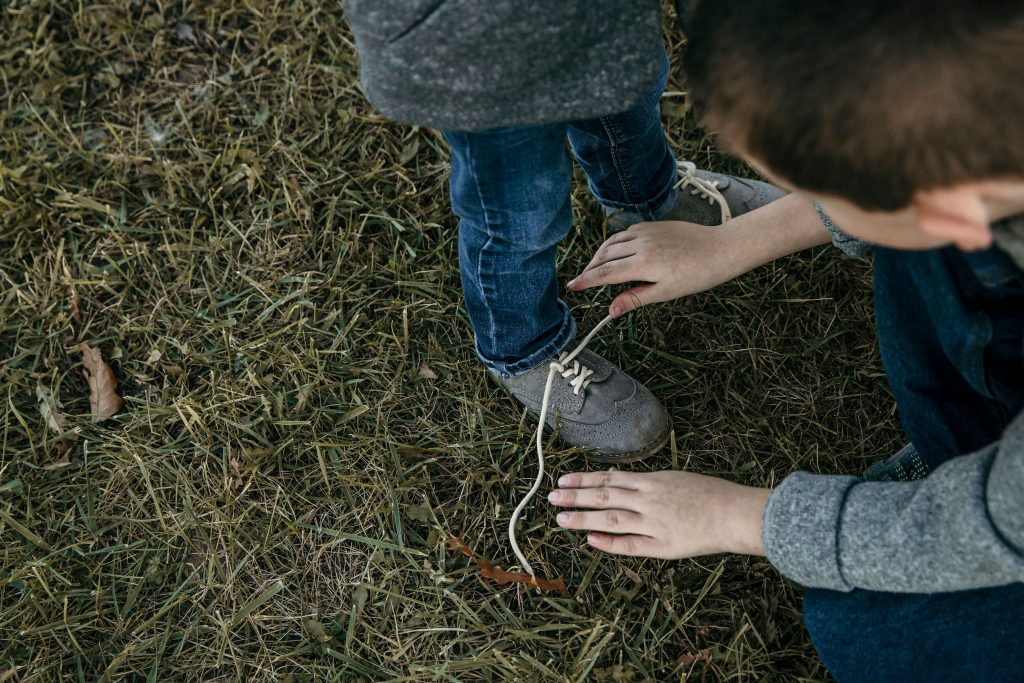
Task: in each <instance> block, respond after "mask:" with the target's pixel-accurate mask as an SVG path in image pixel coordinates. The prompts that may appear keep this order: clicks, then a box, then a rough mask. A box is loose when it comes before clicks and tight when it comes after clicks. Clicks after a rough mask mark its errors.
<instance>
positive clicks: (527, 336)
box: [444, 56, 676, 377]
mask: <svg viewBox="0 0 1024 683" xmlns="http://www.w3.org/2000/svg"><path fill="white" fill-rule="evenodd" d="M662 62H663V66H662V72H661V75H660V77H659V78H658V80H657V82H656V83H654V85H653V87H652V89H651V92H650V94H649V95H648V96H647V97H645V98H644V99H643V100H641V101H640V102H639V103H637V104H636V105H635V106H633V107H632V108H630V109H628V110H627V111H624V112H623V113H621V114H616V115H614V116H604V117H601V118H596V119H588V120H585V121H571V122H561V123H551V124H545V125H540V126H531V127H528V128H499V129H494V130H488V131H483V132H475V133H466V132H457V131H444V136H445V139H446V140H447V141H448V144H449V145H450V146H451V150H452V162H451V165H452V171H451V201H452V209H453V211H454V212H455V213H456V215H458V216H459V219H460V221H459V266H460V270H461V273H462V289H463V293H464V296H465V301H466V310H467V312H468V314H469V320H470V323H471V324H472V326H473V332H474V336H475V338H476V351H477V355H478V356H479V357H480V360H481V361H483V363H484V365H486V366H487V367H488V368H490V369H491V370H493V371H495V372H497V373H498V374H499V375H501V376H503V377H508V376H511V375H518V374H522V373H524V372H527V371H529V370H531V369H533V368H535V367H537V366H538V365H540V364H541V363H543V362H544V361H545V360H547V359H549V358H551V357H552V356H555V355H557V354H558V353H560V352H561V351H564V350H566V348H567V347H569V345H570V344H571V343H572V341H573V338H574V337H575V334H576V323H575V321H574V320H573V318H572V315H571V314H570V313H569V307H568V306H567V305H566V303H565V302H564V301H562V300H561V299H560V298H559V294H558V291H559V290H558V283H557V281H556V279H555V254H556V248H557V246H558V243H559V242H561V240H562V239H563V238H564V237H565V236H566V234H567V233H568V232H569V228H570V226H571V225H572V208H571V205H570V199H569V193H570V184H571V180H572V164H571V161H570V158H569V153H568V151H567V149H566V144H565V143H566V140H567V139H568V142H569V145H570V146H571V148H572V152H573V155H574V156H575V157H576V160H577V161H578V162H579V164H580V166H581V167H582V168H583V170H584V172H586V174H587V178H588V181H589V187H590V191H591V192H592V193H593V194H594V196H595V197H597V199H598V201H599V202H600V203H601V204H602V205H604V206H605V207H607V208H609V209H618V210H623V211H628V212H632V213H635V214H637V216H638V220H656V219H657V218H660V217H661V216H663V215H664V214H665V213H667V212H668V211H669V210H670V209H671V208H672V206H673V205H674V204H675V189H674V188H673V185H674V183H675V180H676V167H675V159H674V158H673V157H672V153H671V152H670V151H669V148H668V143H667V142H666V140H665V134H664V131H663V130H662V128H661V118H660V108H659V99H660V97H661V92H662V90H664V88H665V83H666V81H667V79H668V59H667V57H665V56H663V57H662Z"/></svg>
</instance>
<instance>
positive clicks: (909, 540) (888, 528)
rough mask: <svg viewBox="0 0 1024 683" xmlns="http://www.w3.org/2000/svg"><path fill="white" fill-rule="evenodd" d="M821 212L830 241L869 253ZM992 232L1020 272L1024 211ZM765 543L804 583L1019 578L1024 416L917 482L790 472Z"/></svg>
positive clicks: (1023, 535)
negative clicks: (990, 440)
mask: <svg viewBox="0 0 1024 683" xmlns="http://www.w3.org/2000/svg"><path fill="white" fill-rule="evenodd" d="M819 213H820V211H819ZM821 216H822V219H823V221H824V223H825V226H826V227H827V228H828V229H829V231H830V232H831V233H832V235H833V242H834V243H835V244H836V246H838V247H839V248H841V249H842V250H843V251H845V252H846V253H848V254H851V255H855V256H859V255H861V254H863V253H864V252H865V251H866V250H867V248H868V247H867V245H865V244H864V243H862V242H858V241H856V240H854V239H852V238H850V237H848V236H847V235H845V234H843V233H842V232H841V231H840V230H839V229H838V228H837V227H836V226H835V225H834V224H833V223H832V222H831V221H830V220H829V219H828V217H827V216H825V215H824V214H821ZM993 234H994V236H995V241H996V243H997V244H998V245H999V246H1000V247H1001V248H1002V249H1003V250H1004V251H1006V252H1007V253H1008V254H1010V255H1011V256H1012V257H1013V258H1014V260H1015V261H1016V262H1017V264H1018V265H1019V266H1020V267H1021V269H1024V217H1019V218H1015V219H1013V220H1009V221H1005V222H1002V223H1000V224H998V225H996V226H993ZM1020 376H1021V381H1024V368H1021V375H1020ZM762 541H763V542H764V548H765V551H766V552H767V554H768V559H769V560H770V561H771V563H772V564H774V565H775V566H776V567H777V568H778V569H779V571H781V572H782V573H783V574H784V575H786V576H788V577H789V578H791V579H793V580H794V581H797V582H798V583H801V584H804V585H805V586H815V587H820V588H830V589H833V590H843V591H845V590H851V589H853V588H865V589H870V590H879V591H894V592H909V593H931V592H941V591H954V590H965V589H970V588H982V587H986V586H999V585H1004V584H1009V583H1016V582H1020V581H1024V413H1022V414H1020V415H1017V417H1016V418H1015V419H1014V420H1013V422H1012V423H1011V424H1010V425H1009V426H1008V427H1007V428H1006V430H1005V431H1004V432H1003V436H1002V439H1001V440H1000V441H998V442H997V443H994V444H991V445H989V446H987V447H985V448H983V449H981V450H980V451H978V452H977V453H971V454H968V455H962V456H960V457H958V458H954V459H952V460H950V461H948V462H946V463H944V464H943V465H942V466H941V467H939V468H938V469H936V470H935V471H934V472H932V473H931V474H930V475H929V476H928V477H926V478H925V479H922V480H919V481H914V482H864V481H861V480H860V479H859V478H857V477H851V476H830V475H815V474H809V473H806V472H797V473H795V474H791V475H790V476H789V477H787V478H786V479H785V480H784V481H783V482H782V484H781V485H779V487H778V488H777V489H775V492H774V493H773V494H772V496H771V498H769V500H768V507H767V508H766V509H765V513H764V531H763V533H762Z"/></svg>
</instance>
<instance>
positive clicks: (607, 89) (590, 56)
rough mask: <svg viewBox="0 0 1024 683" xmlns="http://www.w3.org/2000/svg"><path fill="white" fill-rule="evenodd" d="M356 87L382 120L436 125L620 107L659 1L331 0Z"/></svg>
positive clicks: (515, 122)
mask: <svg viewBox="0 0 1024 683" xmlns="http://www.w3.org/2000/svg"><path fill="white" fill-rule="evenodd" d="M342 5H343V6H344V8H345V16H346V18H347V19H348V21H349V24H351V26H352V33H353V35H354V36H355V39H356V47H357V48H358V50H359V58H360V60H361V64H360V71H361V79H362V85H363V92H364V94H365V95H366V97H367V99H369V100H370V102H371V103H372V104H373V105H374V106H375V107H377V108H378V109H380V111H381V112H382V113H383V114H384V115H385V116H387V117H389V118H392V119H395V120H396V121H403V122H405V123H412V124H416V125H421V126H431V127H434V128H441V129H445V130H467V131H471V130H472V131H475V130H483V129H486V128H496V127H499V126H528V125H534V124H539V123H547V122H551V121H572V120H575V119H582V118H591V117H595V116H604V115H607V114H614V113H618V112H622V111H625V110H626V109H629V107H631V106H632V105H633V104H635V103H636V102H638V101H639V100H640V99H641V98H642V97H643V96H644V95H646V94H647V92H648V91H649V90H650V88H651V86H652V85H653V84H654V80H655V78H656V77H657V75H658V69H659V67H660V63H661V62H660V60H661V56H662V54H663V50H664V48H663V47H662V42H661V5H660V3H659V1H658V0H587V1H586V2H583V1H581V0H557V1H550V2H537V0H532V1H531V0H342Z"/></svg>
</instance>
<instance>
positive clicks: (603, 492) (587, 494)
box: [548, 488, 636, 510]
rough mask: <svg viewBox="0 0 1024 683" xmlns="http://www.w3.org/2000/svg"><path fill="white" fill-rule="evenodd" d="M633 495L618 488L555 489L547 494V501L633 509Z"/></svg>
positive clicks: (559, 503) (560, 504) (570, 504)
mask: <svg viewBox="0 0 1024 683" xmlns="http://www.w3.org/2000/svg"><path fill="white" fill-rule="evenodd" d="M635 497H636V493H635V492H634V491H628V490H626V489H619V488H596V489H555V490H554V491H552V492H551V493H549V494H548V501H549V502H550V503H551V504H552V505H558V506H560V507H574V508H588V509H597V510H602V509H605V508H618V509H621V510H634V509H635V500H634V499H635Z"/></svg>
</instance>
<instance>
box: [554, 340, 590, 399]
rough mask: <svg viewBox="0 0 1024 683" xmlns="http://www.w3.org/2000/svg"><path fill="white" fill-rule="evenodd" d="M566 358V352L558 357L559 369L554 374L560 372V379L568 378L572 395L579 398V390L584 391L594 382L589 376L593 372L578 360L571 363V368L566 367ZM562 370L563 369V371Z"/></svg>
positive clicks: (567, 355) (567, 354)
mask: <svg viewBox="0 0 1024 683" xmlns="http://www.w3.org/2000/svg"><path fill="white" fill-rule="evenodd" d="M568 358H569V352H568V351H566V352H564V353H562V354H561V355H559V356H558V365H559V366H560V367H559V368H558V369H557V370H556V372H560V373H561V375H562V377H564V378H565V379H569V378H570V377H571V378H572V379H571V380H569V386H570V387H572V393H573V394H575V395H576V396H579V395H580V390H582V389H586V388H587V387H588V386H590V383H591V382H593V381H594V378H593V377H591V375H593V374H594V371H593V370H591V369H590V368H588V367H587V366H586V365H584V364H583V363H581V362H579V361H578V360H573V361H572V367H566V363H568V362H569V361H568V360H567V359H568ZM562 368H565V369H564V370H563V369H562Z"/></svg>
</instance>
